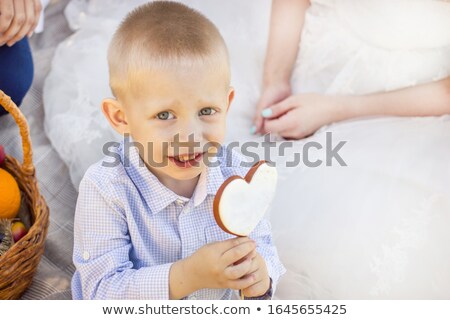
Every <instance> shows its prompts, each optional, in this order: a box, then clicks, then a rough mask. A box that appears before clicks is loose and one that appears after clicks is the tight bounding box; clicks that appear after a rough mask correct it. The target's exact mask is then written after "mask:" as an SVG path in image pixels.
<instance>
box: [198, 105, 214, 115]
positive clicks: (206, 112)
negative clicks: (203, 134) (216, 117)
mask: <svg viewBox="0 0 450 320" xmlns="http://www.w3.org/2000/svg"><path fill="white" fill-rule="evenodd" d="M216 112H217V111H216V110H214V109H213V108H210V107H208V108H203V109H202V110H200V113H199V114H200V115H201V116H209V115H212V114H214V113H216Z"/></svg>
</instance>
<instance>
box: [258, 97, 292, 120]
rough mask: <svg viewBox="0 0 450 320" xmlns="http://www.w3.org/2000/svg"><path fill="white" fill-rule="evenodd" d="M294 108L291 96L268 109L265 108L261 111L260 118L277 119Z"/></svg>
mask: <svg viewBox="0 0 450 320" xmlns="http://www.w3.org/2000/svg"><path fill="white" fill-rule="evenodd" d="M296 107H297V105H296V101H295V99H294V98H293V97H292V96H291V97H288V98H286V99H284V100H282V101H280V102H278V103H276V104H274V105H272V106H270V107H268V108H265V109H264V110H262V111H261V116H262V117H264V118H266V119H273V118H278V117H280V116H282V115H283V114H285V113H286V112H288V111H289V110H292V109H294V108H296Z"/></svg>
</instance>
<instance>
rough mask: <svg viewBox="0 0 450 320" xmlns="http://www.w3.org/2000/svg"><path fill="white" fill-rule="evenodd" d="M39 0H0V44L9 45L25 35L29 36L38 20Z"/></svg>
mask: <svg viewBox="0 0 450 320" xmlns="http://www.w3.org/2000/svg"><path fill="white" fill-rule="evenodd" d="M41 10H42V5H41V2H40V0H1V1H0V46H3V45H4V44H5V43H6V44H7V45H8V46H9V47H11V46H13V45H14V44H15V43H16V42H18V41H20V40H22V39H23V38H24V37H25V36H31V34H32V33H33V31H34V29H35V28H36V26H37V24H38V22H39V16H40V14H41Z"/></svg>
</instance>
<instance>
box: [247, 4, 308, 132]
mask: <svg viewBox="0 0 450 320" xmlns="http://www.w3.org/2000/svg"><path fill="white" fill-rule="evenodd" d="M309 6H310V3H309V0H272V11H271V16H270V31H269V41H268V46H267V50H266V58H265V62H264V75H263V88H262V89H263V90H262V93H261V97H260V99H259V102H258V104H257V106H256V112H255V116H254V118H253V126H252V127H251V128H250V132H251V133H256V132H259V133H261V130H262V127H263V117H262V116H261V111H262V110H263V109H264V108H267V107H268V106H270V105H272V104H274V103H277V102H279V101H281V100H283V99H285V98H287V97H288V96H290V95H291V85H290V82H291V74H292V69H293V68H294V63H295V60H296V59H297V54H298V47H299V43H300V35H301V33H302V29H303V23H304V20H305V13H306V9H308V7H309Z"/></svg>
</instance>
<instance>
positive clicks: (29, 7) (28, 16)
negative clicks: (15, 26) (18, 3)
mask: <svg viewBox="0 0 450 320" xmlns="http://www.w3.org/2000/svg"><path fill="white" fill-rule="evenodd" d="M23 5H24V14H25V21H24V23H23V24H22V26H21V28H20V29H19V31H18V32H17V34H16V35H15V36H14V37H13V38H12V39H11V40H9V41H8V45H9V46H12V45H14V43H16V42H17V41H20V40H22V39H23V38H24V37H25V36H26V35H27V34H28V33H29V32H30V30H31V27H32V26H33V24H34V19H35V13H34V3H33V1H29V0H28V1H27V0H25V1H24V2H23Z"/></svg>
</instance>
